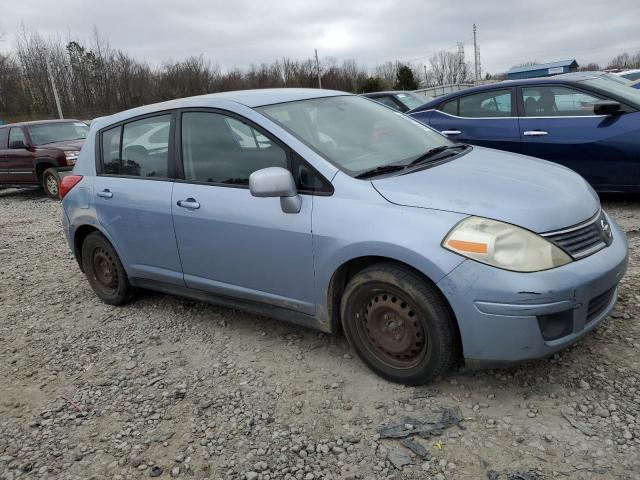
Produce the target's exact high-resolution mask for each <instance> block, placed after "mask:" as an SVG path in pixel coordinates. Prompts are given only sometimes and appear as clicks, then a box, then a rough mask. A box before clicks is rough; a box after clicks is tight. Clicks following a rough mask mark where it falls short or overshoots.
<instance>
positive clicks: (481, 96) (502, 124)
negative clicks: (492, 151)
mask: <svg viewBox="0 0 640 480" xmlns="http://www.w3.org/2000/svg"><path fill="white" fill-rule="evenodd" d="M513 95H514V94H513V89H512V88H502V89H498V90H495V89H494V90H488V91H483V92H479V93H472V94H468V95H462V96H459V97H456V98H454V99H450V100H447V101H446V102H443V103H442V104H440V105H439V106H438V108H437V109H435V110H434V111H433V112H432V113H431V114H430V116H428V117H426V116H425V118H427V122H426V123H427V124H428V125H430V126H431V127H433V128H434V129H436V130H438V131H439V132H442V133H444V134H445V135H447V136H448V137H449V138H451V139H452V140H454V141H458V142H462V143H470V144H472V145H479V146H482V147H489V148H497V149H500V150H508V151H511V152H519V151H520V132H519V129H518V118H517V117H516V109H515V103H514V101H513ZM424 113H426V112H417V113H416V114H415V115H413V116H414V117H415V118H417V119H418V120H420V117H421V115H422V114H424Z"/></svg>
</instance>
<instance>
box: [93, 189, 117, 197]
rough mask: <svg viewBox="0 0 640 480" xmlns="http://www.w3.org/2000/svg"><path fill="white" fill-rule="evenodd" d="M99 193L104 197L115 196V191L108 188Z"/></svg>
mask: <svg viewBox="0 0 640 480" xmlns="http://www.w3.org/2000/svg"><path fill="white" fill-rule="evenodd" d="M97 195H98V196H99V197H102V198H111V197H113V193H111V191H110V190H109V189H108V188H105V189H104V190H102V191H101V192H98V193H97Z"/></svg>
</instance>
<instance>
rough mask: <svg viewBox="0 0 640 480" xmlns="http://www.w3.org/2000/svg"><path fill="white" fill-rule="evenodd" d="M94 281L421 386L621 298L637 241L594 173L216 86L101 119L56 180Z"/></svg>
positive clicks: (558, 338) (557, 341)
mask: <svg viewBox="0 0 640 480" xmlns="http://www.w3.org/2000/svg"><path fill="white" fill-rule="evenodd" d="M61 196H62V197H63V207H64V216H63V223H64V230H65V233H66V235H67V238H68V241H69V244H70V246H71V249H72V250H73V252H74V253H75V256H76V258H77V260H78V263H79V264H80V268H81V269H82V270H83V271H84V273H85V274H86V276H87V279H88V281H89V283H90V285H91V287H92V288H93V289H94V291H95V292H96V294H97V295H98V296H99V297H100V298H101V299H102V300H103V301H105V302H106V303H109V304H113V305H118V304H122V303H124V302H126V301H127V300H128V299H129V298H130V294H131V293H132V289H133V288H134V287H141V288H148V289H153V290H157V291H160V292H166V293H169V294H175V295H181V296H185V297H190V298H194V299H199V300H204V301H210V302H214V303H218V304H222V305H226V306H231V307H237V308H242V309H245V310H248V311H252V312H256V313H259V314H263V315H266V316H271V317H276V318H280V319H283V320H287V321H291V322H294V323H297V324H301V325H304V326H307V327H311V328H316V329H319V330H322V331H324V332H335V331H337V330H339V329H340V328H342V329H343V330H344V332H345V334H346V336H347V338H348V340H349V342H350V343H351V345H352V347H353V348H354V350H355V351H356V352H357V353H358V355H359V356H360V358H361V359H362V360H363V361H364V362H365V363H366V364H367V365H368V366H369V367H370V368H371V369H373V370H374V371H375V372H377V373H378V374H380V375H381V376H383V377H385V378H387V379H390V380H393V381H397V382H402V383H405V384H419V383H424V382H427V381H429V380H430V379H432V378H434V377H435V376H437V375H439V374H442V373H444V372H445V371H447V369H449V368H450V367H451V366H452V365H454V364H455V363H456V362H457V361H458V360H460V359H462V358H464V360H465V361H466V362H467V364H469V365H480V364H495V363H500V362H512V361H517V360H523V359H530V358H538V357H544V356H547V355H550V354H552V353H554V352H556V351H558V350H560V349H562V348H564V347H566V346H567V345H569V344H571V343H573V342H575V341H576V340H578V339H579V338H580V337H582V336H583V335H585V334H586V333H587V332H589V331H590V330H592V329H593V328H594V327H595V326H597V325H598V324H599V323H600V322H601V321H602V320H603V319H604V318H605V317H606V316H607V314H608V313H609V311H610V310H611V309H612V308H613V306H614V304H615V301H616V288H617V285H618V282H619V281H620V279H621V278H622V276H623V274H624V272H625V268H626V264H627V241H626V238H625V235H624V233H623V232H622V231H621V229H620V228H619V227H618V226H617V225H616V223H615V222H614V221H613V220H612V219H611V218H610V217H609V216H608V215H607V214H606V213H605V212H604V211H603V210H602V209H601V207H600V203H599V200H598V197H597V196H596V194H595V193H594V191H593V190H592V188H591V187H590V186H589V185H588V184H587V183H586V182H585V181H584V179H583V178H582V177H580V176H579V175H577V174H576V173H573V172H572V171H570V170H568V169H567V168H564V167H561V166H558V165H555V164H552V163H549V162H545V161H541V160H536V159H533V158H528V157H524V156H521V155H516V154H513V153H507V152H502V151H497V150H490V149H486V148H482V147H471V146H469V145H464V144H457V143H453V142H451V141H450V140H448V139H447V138H446V137H444V136H443V135H441V134H439V133H437V132H435V131H433V130H432V129H431V128H429V127H426V126H424V125H422V124H420V123H418V122H417V121H415V120H413V119H410V118H408V117H406V116H404V115H402V114H400V113H396V112H393V111H392V110H390V109H388V108H386V107H384V106H381V105H379V104H377V103H376V102H374V101H371V100H368V99H366V98H362V97H359V96H355V95H349V94H345V93H343V92H334V91H326V90H312V89H273V90H254V91H241V92H229V93H220V94H214V95H204V96H199V97H193V98H186V99H181V100H174V101H169V102H165V103H159V104H156V105H149V106H145V107H140V108H136V109H133V110H129V111H126V112H122V113H118V114H115V115H112V116H110V117H104V118H99V119H97V120H95V121H94V122H93V123H92V124H91V131H90V134H89V136H88V138H87V140H86V143H85V144H84V146H83V148H82V151H81V153H80V157H79V159H78V161H77V163H76V166H75V168H74V170H73V174H72V175H70V176H68V177H66V178H64V180H63V182H62V185H61Z"/></svg>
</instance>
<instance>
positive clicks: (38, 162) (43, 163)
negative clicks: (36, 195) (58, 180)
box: [33, 157, 57, 182]
mask: <svg viewBox="0 0 640 480" xmlns="http://www.w3.org/2000/svg"><path fill="white" fill-rule="evenodd" d="M33 163H34V166H35V174H36V178H37V179H38V182H42V174H43V173H44V171H45V170H46V169H48V168H54V167H56V166H57V165H56V162H55V160H54V159H53V158H49V157H42V158H37V159H35V160H34V162H33Z"/></svg>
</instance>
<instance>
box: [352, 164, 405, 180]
mask: <svg viewBox="0 0 640 480" xmlns="http://www.w3.org/2000/svg"><path fill="white" fill-rule="evenodd" d="M405 168H407V166H406V165H381V166H379V167H376V168H372V169H371V170H365V171H364V172H361V173H359V174H358V175H356V177H355V178H369V177H375V176H377V175H384V174H385V173H391V172H397V171H398V170H404V169H405Z"/></svg>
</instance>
